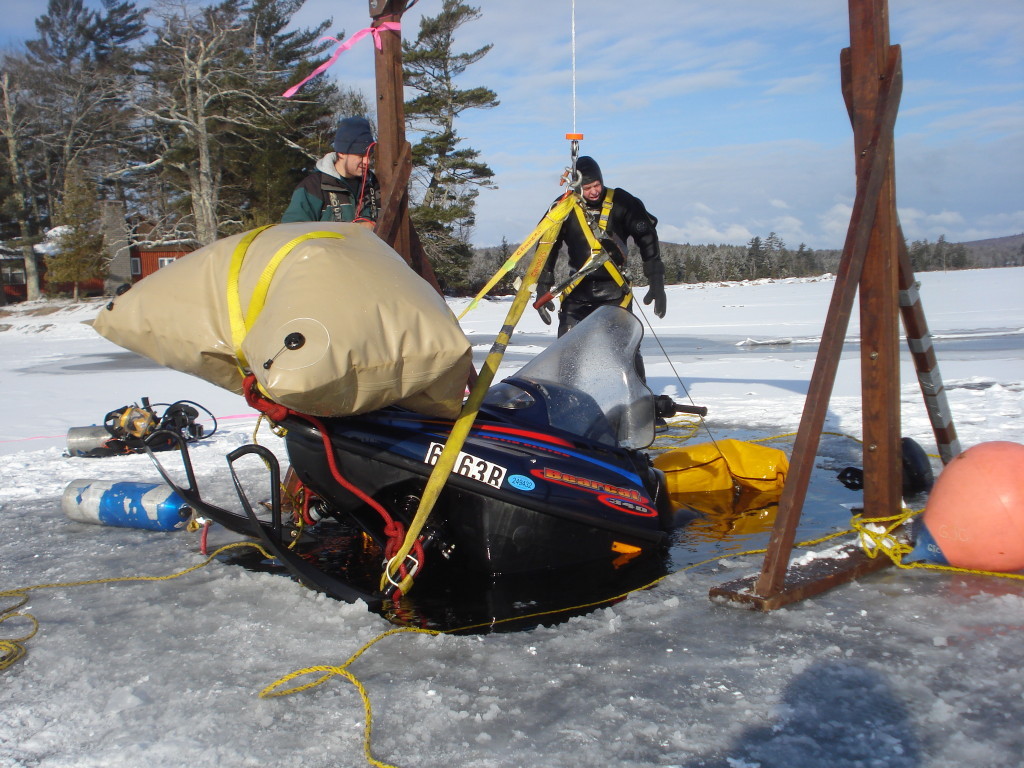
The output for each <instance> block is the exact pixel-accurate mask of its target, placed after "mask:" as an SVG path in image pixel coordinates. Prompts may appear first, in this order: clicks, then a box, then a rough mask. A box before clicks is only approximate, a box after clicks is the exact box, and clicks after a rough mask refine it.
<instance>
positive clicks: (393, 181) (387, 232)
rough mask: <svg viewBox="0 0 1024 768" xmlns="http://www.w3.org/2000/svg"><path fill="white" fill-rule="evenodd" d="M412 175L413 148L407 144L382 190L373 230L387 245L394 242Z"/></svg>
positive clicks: (406, 257) (407, 259) (404, 256)
mask: <svg viewBox="0 0 1024 768" xmlns="http://www.w3.org/2000/svg"><path fill="white" fill-rule="evenodd" d="M411 175H412V147H411V146H410V145H409V142H408V141H407V142H405V146H403V147H402V151H401V152H400V153H399V156H398V164H397V166H396V170H395V173H393V174H391V178H389V179H388V181H387V184H386V185H384V186H383V187H382V189H381V201H380V213H379V214H378V216H377V223H376V225H375V226H374V228H373V231H374V233H375V234H376V235H377V237H379V238H380V239H381V240H383V241H384V242H385V243H391V242H393V241H394V237H395V229H396V228H397V226H398V223H399V222H398V212H399V210H401V206H402V199H403V198H407V197H408V194H409V177H410V176H411ZM402 256H403V258H405V259H406V261H407V262H409V263H410V265H411V262H410V260H409V258H408V255H407V254H402Z"/></svg>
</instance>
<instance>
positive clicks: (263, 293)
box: [227, 224, 345, 376]
mask: <svg viewBox="0 0 1024 768" xmlns="http://www.w3.org/2000/svg"><path fill="white" fill-rule="evenodd" d="M272 226H275V225H274V224H267V225H266V226H263V227H259V228H257V229H254V230H252V231H251V232H247V233H246V235H245V237H243V238H242V239H241V240H240V241H239V242H238V245H237V246H235V250H234V252H233V253H232V254H231V266H230V268H229V269H228V283H227V302H228V318H229V320H230V323H231V345H232V347H233V348H234V350H235V359H236V360H237V361H238V368H239V370H240V371H241V372H242V375H243V376H245V375H246V374H247V373H248V372H249V370H250V369H249V361H248V360H246V358H245V353H244V352H243V351H242V342H243V341H245V336H246V334H247V333H248V331H249V329H250V328H252V326H253V323H255V322H256V318H258V317H259V315H260V312H262V311H263V305H264V303H265V302H266V300H267V291H269V290H270V283H271V282H272V281H273V279H274V273H275V272H276V271H277V268H278V267H279V266H280V265H281V262H282V261H284V259H285V257H286V256H287V255H288V254H289V253H291V252H292V250H293V249H294V248H295V246H297V245H298V244H299V243H303V242H305V241H306V240H315V239H320V238H333V239H336V240H344V239H345V235H343V234H341V233H339V232H325V231H319V232H306V233H304V234H301V235H299V236H298V237H296V238H294V239H292V240H290V241H289V242H287V243H285V244H284V245H283V246H281V247H280V248H279V249H278V250H277V253H275V254H274V256H273V258H271V259H270V261H269V262H268V263H267V266H265V267H264V268H263V272H262V274H261V275H260V277H259V280H257V281H256V286H255V288H253V292H252V296H251V297H250V298H249V309H248V311H247V312H246V313H245V314H244V315H243V314H242V297H241V294H240V293H239V290H238V278H239V275H240V274H241V272H242V263H243V262H244V261H245V256H246V253H247V252H248V250H249V246H250V245H252V242H253V240H255V239H256V238H257V237H258V236H259V235H260V233H262V232H263V231H264V230H265V229H268V228H270V227H272Z"/></svg>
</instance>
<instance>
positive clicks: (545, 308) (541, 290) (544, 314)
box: [537, 272, 555, 325]
mask: <svg viewBox="0 0 1024 768" xmlns="http://www.w3.org/2000/svg"><path fill="white" fill-rule="evenodd" d="M554 282H555V280H554V276H553V275H551V274H549V273H547V272H544V273H541V276H540V279H538V280H537V298H538V299H539V298H540V297H541V296H543V295H544V294H546V293H547V292H548V291H550V290H551V286H552V285H554ZM537 314H539V315H540V319H541V320H543V321H544V325H551V302H550V301H548V302H545V303H544V304H542V305H541V306H539V307H537Z"/></svg>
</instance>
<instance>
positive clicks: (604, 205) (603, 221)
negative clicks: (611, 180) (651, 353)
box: [562, 187, 633, 307]
mask: <svg viewBox="0 0 1024 768" xmlns="http://www.w3.org/2000/svg"><path fill="white" fill-rule="evenodd" d="M614 198H615V190H614V189H613V188H611V187H606V188H605V193H604V198H603V199H602V200H601V213H600V214H595V213H592V212H590V211H587V210H585V209H584V206H581V205H576V206H575V207H574V209H575V212H576V218H577V219H578V220H579V224H580V228H581V229H582V230H583V234H584V236H585V237H586V239H587V242H588V243H589V245H590V259H588V260H587V263H588V264H589V263H590V262H591V261H592V260H593V259H595V258H597V257H598V255H599V254H600V253H601V250H602V248H603V246H602V245H601V242H600V241H601V239H602V237H603V236H604V235H606V234H607V231H608V219H609V218H610V217H611V212H612V205H613V203H614ZM622 257H623V258H625V257H626V254H625V253H623V254H622ZM602 266H603V267H604V269H605V270H606V271H607V272H608V274H609V275H611V277H612V280H614V281H615V283H616V284H617V285H618V286H619V287H620V288H622V289H624V290H625V292H626V293H625V295H624V296H623V297H622V300H621V301H620V302H619V306H620V307H628V306H629V304H630V302H631V301H632V300H633V290H632V286H630V284H629V281H628V280H627V279H626V278H625V277H624V276H623V274H622V272H621V271H620V270H619V268H618V266H617V265H616V264H615V261H614V260H613V259H608V260H607V261H605V262H604V264H603V265H602ZM584 269H586V265H584ZM581 281H582V277H581V278H580V280H577V281H575V282H573V283H571V284H570V285H569V286H567V287H566V288H565V290H564V291H563V292H562V300H563V301H564V300H565V298H566V297H568V295H569V294H570V293H572V290H573V289H574V288H576V286H578V285H579V284H580V282H581Z"/></svg>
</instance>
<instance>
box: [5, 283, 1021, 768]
mask: <svg viewBox="0 0 1024 768" xmlns="http://www.w3.org/2000/svg"><path fill="white" fill-rule="evenodd" d="M919 279H920V280H921V284H922V287H921V298H922V301H923V304H924V308H925V312H926V315H927V317H928V322H929V326H930V328H931V330H932V333H933V335H934V336H935V337H936V339H938V340H939V345H938V356H939V365H940V369H941V372H942V375H943V379H944V381H945V384H946V388H947V392H948V397H949V401H950V406H951V409H952V412H953V416H954V420H955V423H956V427H957V431H958V433H959V437H960V441H961V444H962V445H963V446H964V447H969V446H971V445H974V444H977V443H980V442H985V441H991V440H1010V441H1014V442H1018V443H1021V442H1024V354H1022V350H1024V347H1022V344H1021V340H1022V337H1024V302H1021V300H1020V297H1021V296H1022V295H1024V268H1010V269H994V270H976V271H967V272H949V273H924V274H922V275H919ZM833 285H834V283H833V280H832V279H831V278H828V277H825V278H820V279H814V280H784V281H776V282H771V281H765V282H759V283H726V284H705V285H694V286H689V285H687V286H671V287H669V288H668V305H669V314H668V316H667V317H666V318H664V319H663V320H657V319H655V318H652V320H653V323H654V330H655V331H656V333H657V336H658V338H659V339H660V341H661V343H662V345H663V346H664V347H665V348H666V350H668V353H669V357H670V359H671V361H672V362H671V364H670V363H669V362H667V361H664V359H663V358H661V361H659V357H658V355H659V351H658V347H657V344H656V343H655V342H654V340H653V338H652V337H651V334H650V333H648V338H647V339H646V340H645V346H644V352H645V358H646V361H647V371H648V379H649V381H650V383H651V384H652V386H653V387H654V389H655V390H656V391H659V392H661V391H664V392H669V393H672V394H674V395H676V397H677V399H679V398H680V397H682V396H684V390H683V385H681V384H680V383H679V382H677V380H676V378H675V374H674V371H677V372H678V373H679V375H680V376H681V377H682V380H683V384H685V388H686V390H685V391H686V392H688V393H689V396H691V397H692V398H693V400H694V401H695V402H696V403H698V404H700V405H705V406H707V407H708V408H709V411H710V414H709V425H710V426H711V428H712V429H713V430H715V431H716V433H717V434H719V435H722V436H729V432H730V430H732V429H739V428H751V429H762V430H768V431H771V432H773V433H783V432H790V431H793V430H795V429H796V427H797V425H798V423H799V418H800V412H801V409H802V406H803V398H804V395H805V394H806V391H807V383H808V380H809V378H810V374H811V370H812V367H813V364H814V354H815V350H816V342H817V339H818V338H820V335H821V328H822V324H823V320H824V316H825V311H826V308H827V306H828V301H829V299H830V296H831V291H832V288H833ZM451 304H452V306H453V308H455V309H456V310H457V311H458V310H460V309H461V308H462V307H463V306H464V305H465V302H464V300H452V301H451ZM508 306H509V304H508V302H507V301H502V300H497V301H487V302H483V303H482V306H481V307H480V308H479V309H477V310H475V311H474V312H473V313H471V314H470V315H469V316H467V318H466V320H465V321H464V323H463V325H464V328H465V329H466V331H467V333H468V334H469V335H470V338H471V339H473V340H474V343H475V344H476V350H477V352H478V355H479V358H480V359H482V357H483V356H484V355H485V354H486V352H487V350H488V347H489V344H490V341H491V339H492V338H493V335H494V333H495V332H496V330H497V328H498V326H499V325H500V323H501V321H502V319H503V318H504V315H505V312H506V311H507V309H508ZM101 307H102V303H101V302H93V303H90V304H87V305H84V306H74V305H70V304H61V303H45V304H44V303H36V304H32V305H19V306H15V307H7V308H4V309H3V310H2V311H0V351H2V354H3V363H2V364H0V390H2V392H3V396H4V408H3V410H2V415H0V590H4V589H12V588H15V587H24V586H29V585H36V584H54V583H66V582H78V581H87V580H94V579H106V578H111V577H121V576H137V575H165V574H171V573H175V572H177V571H180V570H183V569H184V568H186V567H189V566H193V565H197V564H199V563H201V562H202V561H203V558H202V557H201V556H200V555H199V553H198V540H197V535H196V534H191V533H187V532H180V533H156V532H149V531H136V530H125V529H114V528H104V527H99V526H88V525H83V524H79V523H74V522H71V521H70V520H68V519H66V518H65V517H64V515H63V513H62V512H61V509H60V497H61V493H62V491H63V489H64V487H65V486H66V485H67V484H68V483H69V482H70V481H71V480H74V479H76V478H81V477H96V478H101V479H113V478H120V479H139V480H146V481H150V480H156V479H157V475H156V472H155V470H154V469H153V467H152V465H151V464H150V462H149V460H148V459H147V458H146V457H144V456H126V457H116V458H111V459H103V460H89V459H80V458H67V457H64V456H63V448H64V444H65V439H66V434H67V430H68V429H69V428H70V427H73V426H83V425H90V424H96V423H99V422H101V421H102V419H103V416H104V414H105V413H106V412H107V411H109V410H111V409H113V408H116V407H120V406H122V405H125V404H128V403H132V402H136V401H138V400H139V398H140V397H142V396H148V397H150V398H151V399H152V400H153V401H154V402H170V401H174V400H179V399H190V400H194V401H196V402H199V403H201V404H202V405H204V406H206V407H207V408H209V409H210V410H211V411H213V412H214V413H215V414H216V415H217V416H218V418H219V419H220V428H219V430H218V433H217V435H216V436H215V437H214V438H213V439H212V440H209V441H204V442H203V443H200V444H198V445H197V446H196V448H195V450H194V452H193V459H194V461H195V464H196V468H197V472H198V473H199V474H200V475H201V476H203V477H207V478H216V477H223V476H225V473H224V470H223V467H224V466H225V464H224V455H225V454H226V453H227V452H229V451H230V450H232V449H233V448H235V447H237V446H239V445H242V444H244V443H247V442H249V441H250V440H251V437H252V432H253V429H254V427H255V425H256V417H255V414H253V413H252V412H251V411H249V409H248V408H247V407H246V406H245V404H244V402H243V401H242V400H241V398H240V397H238V396H236V395H233V394H231V393H229V392H226V391H223V390H220V389H218V388H216V387H214V386H213V385H210V384H207V383H205V382H203V381H200V380H198V379H195V378H192V377H189V376H186V375H184V374H179V373H175V372H173V371H168V370H166V369H163V368H160V367H158V366H156V365H155V364H152V363H149V362H148V361H145V360H143V359H141V358H138V357H136V356H135V355H132V354H131V353H128V352H126V351H124V350H121V349H119V348H117V347H115V346H113V345H112V344H110V343H109V342H107V341H105V340H104V339H101V338H99V337H97V336H96V334H95V333H94V332H93V331H92V330H91V329H90V328H89V327H88V326H87V325H85V324H83V323H82V321H83V320H87V319H89V318H91V317H92V316H94V315H95V313H96V312H97V311H99V309H100V308H101ZM517 333H518V339H517V338H516V337H514V338H513V347H512V348H511V349H510V351H509V362H507V363H506V364H504V365H503V368H502V371H501V372H499V376H500V375H502V374H504V373H505V372H507V371H509V370H511V369H512V367H515V361H516V360H520V361H521V360H522V359H525V358H526V357H528V356H530V355H532V354H535V352H536V351H537V350H538V349H539V348H540V347H542V346H543V345H544V344H546V343H547V342H549V341H550V340H551V339H552V338H553V331H552V329H551V328H549V327H548V326H545V325H543V324H542V323H541V322H540V320H539V318H538V317H537V316H536V315H535V313H532V312H530V313H529V314H528V315H527V316H526V317H525V318H524V320H523V323H522V324H521V326H520V331H519V332H517ZM857 333H858V329H857V322H856V312H855V313H854V318H853V323H852V325H851V328H850V331H849V335H848V338H849V341H850V347H851V349H850V350H849V351H847V352H846V353H845V354H844V356H843V360H842V362H841V364H840V367H839V375H838V379H837V382H836V386H835V388H834V392H833V396H832V399H831V401H830V408H829V416H828V423H827V426H826V428H827V429H829V430H836V431H839V432H845V433H849V434H853V435H858V434H859V432H860V418H861V417H860V400H859V357H858V355H859V352H858V351H857V349H856V346H855V341H856V337H857ZM901 375H902V384H901V399H902V419H903V434H904V435H907V436H910V437H913V438H914V439H915V440H917V441H918V442H920V443H921V444H922V445H923V446H925V447H926V448H927V449H929V450H930V451H931V452H934V440H933V439H932V438H931V428H930V426H929V422H928V419H927V415H926V412H925V410H924V406H923V404H922V398H921V395H920V390H919V387H918V385H917V382H916V378H915V376H914V373H913V367H912V364H911V361H910V357H909V354H907V353H906V352H904V354H903V355H902V372H901ZM259 440H260V442H261V443H263V444H266V445H268V446H269V447H271V448H272V449H274V450H279V449H280V444H279V443H278V442H277V440H276V438H274V437H273V436H272V435H271V434H270V433H269V432H268V431H266V430H265V429H264V430H262V431H261V432H260V436H259ZM222 485H223V488H220V489H218V490H219V492H223V493H224V494H225V498H230V497H231V496H233V492H232V491H231V489H230V487H229V485H230V483H229V481H228V480H226V479H224V480H223V481H222ZM211 538H212V542H211V543H212V544H222V543H226V542H228V541H232V540H233V538H234V537H232V536H230V535H229V534H227V533H226V532H223V531H220V532H216V531H215V532H214V533H213V534H212V537H211ZM759 567H760V558H759V557H758V556H745V557H742V558H739V559H729V558H727V557H723V559H722V560H721V561H720V562H719V563H718V564H716V565H713V566H709V567H707V568H702V569H697V570H690V571H683V572H678V573H675V574H673V575H671V576H669V577H668V578H666V579H665V580H663V581H662V582H661V583H659V584H658V585H657V586H656V587H655V588H653V589H650V590H646V591H643V592H638V593H634V594H633V595H631V596H630V597H629V598H628V599H627V600H625V601H624V602H621V603H618V604H616V605H614V606H612V607H608V608H602V609H600V610H597V611H594V612H592V613H590V614H587V615H584V616H580V617H576V618H573V619H571V620H569V621H566V622H564V623H561V624H558V625H556V626H553V627H547V628H538V629H534V630H531V631H527V632H518V633H507V634H494V635H487V636H450V635H440V636H434V635H425V634H413V633H404V634H396V635H392V636H389V637H386V638H384V639H383V640H381V641H380V642H379V643H377V644H376V645H374V646H372V647H371V648H370V649H369V650H367V651H366V653H364V654H363V655H362V656H361V657H360V658H359V659H358V660H357V661H356V662H355V663H354V664H353V665H352V667H351V672H352V673H353V674H354V675H355V676H356V677H358V679H359V680H360V681H361V682H362V683H363V684H364V685H365V686H366V689H367V692H368V695H369V697H370V701H371V703H372V706H373V718H372V726H373V732H372V749H373V754H374V756H375V757H376V758H377V759H378V760H380V761H382V762H383V763H387V764H393V765H399V766H421V767H423V768H429V767H430V766H462V767H472V768H515V767H520V766H521V767H527V768H533V767H535V766H537V767H539V766H545V767H546V766H591V765H607V766H629V767H634V766H636V767H639V766H662V767H664V768H669V767H670V766H677V767H679V768H683V767H685V768H691V767H695V766H709V767H711V768H769V767H770V766H771V767H776V766H778V767H779V768H782V767H783V766H785V767H787V768H789V767H801V766H806V767H810V766H826V765H827V766H836V767H838V768H847V767H848V768H854V766H858V767H861V766H864V767H867V766H879V767H881V766H885V767H886V768H889V767H897V768H918V767H919V766H921V767H924V766H928V767H929V768H946V767H947V766H948V767H949V768H952V767H953V766H956V767H957V768H960V766H965V765H970V766H985V767H986V768H1011V767H1015V766H1018V765H1020V755H1021V754H1022V753H1024V731H1022V729H1021V728H1020V719H1021V715H1022V713H1024V675H1022V673H1021V668H1022V667H1024V645H1022V644H1021V642H1020V632H1021V629H1022V627H1024V584H1022V583H1021V582H1020V581H1012V580H1009V579H993V578H983V577H976V576H970V575H953V574H948V573H937V572H927V571H920V570H914V571H900V570H896V569H888V570H887V571H883V572H881V573H879V574H876V575H873V576H870V577H867V578H864V579H862V580H860V581H858V582H855V583H852V584H848V585H845V586H842V587H839V588H837V589H834V590H832V591H830V592H826V593H824V594H823V595H820V596H818V597H816V598H814V599H813V600H808V601H805V602H803V603H799V604H796V605H793V606H790V607H787V608H785V609H782V610H779V611H775V612H772V613H768V614H759V613H753V612H749V611H746V610H740V609H735V608H730V607H724V606H721V605H716V604H713V603H711V602H710V601H709V600H708V589H709V588H710V587H712V586H716V585H718V584H721V583H722V582H723V581H728V580H731V579H733V578H736V577H737V576H740V575H745V574H747V573H754V572H756V571H757V569H758V568H759ZM29 598H30V599H29V602H28V604H27V605H25V606H24V607H23V608H22V609H21V610H22V611H24V612H29V613H31V614H33V615H34V616H36V617H37V618H38V620H39V622H40V630H39V633H38V634H37V635H36V636H35V637H34V638H32V639H31V640H29V641H28V642H27V643H26V645H27V647H28V655H27V656H26V657H25V658H24V659H22V660H21V661H19V662H17V663H16V664H14V665H13V666H11V667H10V668H9V669H7V670H4V671H0V766H3V768H15V767H17V768H21V767H22V766H33V767H35V766H41V767H45V768H57V767H58V766H60V767H66V766H75V767H76V768H77V767H79V766H109V767H111V768H137V767H139V766H153V767H162V766H167V767H172V766H189V767H190V768H201V767H203V766H211V767H212V766H217V767H218V768H235V767H236V766H238V767H242V766H264V765H278V766H304V768H317V767H319V766H324V767H326V766H332V767H336V766H362V765H365V764H366V762H365V760H364V758H363V755H362V743H363V728H364V712H363V704H362V700H361V699H360V696H359V694H358V693H357V691H356V689H355V688H354V687H353V686H352V685H351V684H349V683H348V682H347V681H346V680H345V679H343V678H341V677H336V678H334V679H332V680H331V681H329V682H327V683H325V684H323V685H321V686H319V687H317V688H314V689H312V690H308V691H304V692H301V693H297V694H293V695H291V696H287V697H283V698H269V699H264V698H259V695H258V694H259V692H260V690H262V689H263V688H264V687H265V686H267V685H269V684H270V683H272V682H274V681H276V680H277V679H279V678H281V677H282V676H284V675H286V674H288V673H289V672H291V671H293V670H296V669H300V668H304V667H308V666H313V665H338V664H342V663H343V662H344V661H345V660H346V659H348V658H349V656H350V655H352V654H353V653H355V652H356V651H357V650H358V649H359V648H360V647H361V646H362V645H363V644H364V643H367V642H369V641H371V640H373V639H374V638H376V637H377V636H378V635H380V634H381V633H382V632H384V631H386V630H388V629H389V628H391V627H390V625H389V624H387V623H386V622H385V621H384V620H383V619H381V618H380V617H378V616H377V615H375V614H372V613H369V612H367V611H366V610H365V608H364V607H362V606H359V605H346V604H343V603H338V602H334V601H332V600H328V599H325V598H324V597H323V596H321V595H318V594H315V593H313V592H310V591H308V590H306V589H304V588H302V587H301V586H299V585H297V584H295V583H293V582H292V581H290V580H289V579H286V578H282V577H279V576H272V575H269V574H261V573H253V572H249V571H246V570H244V569H242V568H238V567H232V566H227V565H224V564H221V563H219V562H215V563H214V564H211V565H209V566H207V567H204V568H200V569H199V570H197V571H195V572H193V573H190V574H188V575H186V576H183V577H181V578H177V579H172V580H163V581H147V582H134V583H113V584H110V583H106V584H95V585H83V586H74V587H55V588H48V589H41V590H36V591H32V592H30V593H29ZM10 602H12V599H11V598H0V606H6V605H7V604H9V603H10ZM28 629H29V625H28V624H27V622H25V620H23V619H16V618H15V619H11V620H10V621H8V622H6V623H4V624H2V625H0V637H11V636H17V635H20V634H24V632H26V631H27V630H28Z"/></svg>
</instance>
